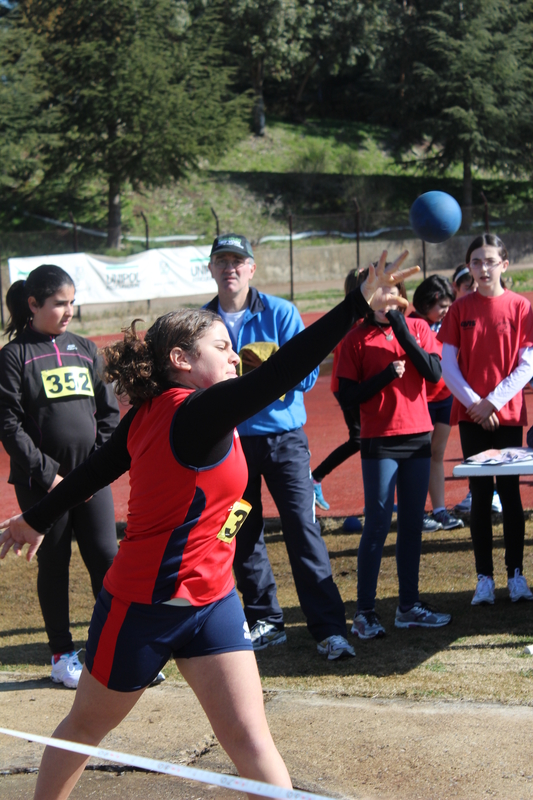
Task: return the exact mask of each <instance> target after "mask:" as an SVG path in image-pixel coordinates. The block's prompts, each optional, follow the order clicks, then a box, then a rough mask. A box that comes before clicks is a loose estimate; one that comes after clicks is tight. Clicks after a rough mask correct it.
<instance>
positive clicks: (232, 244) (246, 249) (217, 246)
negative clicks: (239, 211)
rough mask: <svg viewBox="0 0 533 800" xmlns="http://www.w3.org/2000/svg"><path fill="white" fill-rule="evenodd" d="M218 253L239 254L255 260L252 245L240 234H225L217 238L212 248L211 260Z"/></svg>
mask: <svg viewBox="0 0 533 800" xmlns="http://www.w3.org/2000/svg"><path fill="white" fill-rule="evenodd" d="M217 253H237V255H239V256H244V257H245V258H253V257H254V254H253V251H252V245H251V244H250V242H249V241H248V239H247V238H246V237H245V236H239V234H238V233H224V234H222V235H221V236H217V238H216V239H215V241H214V242H213V247H212V248H211V258H213V256H214V255H216V254H217Z"/></svg>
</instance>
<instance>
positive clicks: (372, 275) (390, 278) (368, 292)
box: [361, 250, 420, 311]
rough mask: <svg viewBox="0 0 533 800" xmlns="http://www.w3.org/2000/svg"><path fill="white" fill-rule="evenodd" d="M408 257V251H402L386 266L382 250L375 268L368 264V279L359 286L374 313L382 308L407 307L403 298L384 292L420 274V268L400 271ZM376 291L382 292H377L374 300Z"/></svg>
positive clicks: (384, 252)
mask: <svg viewBox="0 0 533 800" xmlns="http://www.w3.org/2000/svg"><path fill="white" fill-rule="evenodd" d="M408 255H409V251H408V250H404V252H403V253H401V255H399V256H398V258H397V259H396V260H395V261H393V262H392V263H391V264H389V265H388V266H387V251H386V250H384V251H383V252H382V254H381V256H380V258H379V261H378V263H377V266H376V267H375V266H374V265H373V264H370V266H369V268H368V277H367V278H366V280H365V281H364V283H362V284H361V293H362V295H363V297H364V298H365V300H366V302H367V303H368V305H369V306H371V308H372V309H373V310H374V311H377V310H379V309H380V308H384V307H385V306H398V307H400V308H406V307H407V306H408V305H409V303H408V301H407V300H405V299H404V298H403V297H397V296H396V295H391V294H389V293H388V292H387V291H386V290H387V289H392V287H393V286H396V284H397V283H399V282H400V281H404V280H406V278H410V277H411V275H416V273H417V272H420V267H405V268H404V269H401V266H402V264H403V262H404V261H405V259H406V258H407V256H408ZM378 289H381V290H382V291H381V292H378V296H376V298H375V300H374V296H375V295H376V292H377V291H378Z"/></svg>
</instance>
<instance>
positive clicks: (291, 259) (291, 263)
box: [289, 214, 294, 303]
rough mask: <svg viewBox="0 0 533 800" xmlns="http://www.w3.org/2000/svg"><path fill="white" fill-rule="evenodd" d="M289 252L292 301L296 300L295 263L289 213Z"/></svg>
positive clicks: (290, 215)
mask: <svg viewBox="0 0 533 800" xmlns="http://www.w3.org/2000/svg"><path fill="white" fill-rule="evenodd" d="M289 253H290V265H291V303H292V302H293V301H294V264H293V258H292V214H289Z"/></svg>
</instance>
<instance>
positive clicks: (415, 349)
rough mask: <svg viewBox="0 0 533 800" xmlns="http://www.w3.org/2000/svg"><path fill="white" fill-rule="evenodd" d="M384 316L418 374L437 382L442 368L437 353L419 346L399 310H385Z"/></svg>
mask: <svg viewBox="0 0 533 800" xmlns="http://www.w3.org/2000/svg"><path fill="white" fill-rule="evenodd" d="M386 316H387V319H388V320H389V322H390V324H391V327H392V330H393V331H394V334H395V336H396V339H397V340H398V343H399V344H401V346H402V347H403V349H404V350H405V355H406V356H409V358H410V360H411V361H412V362H413V364H414V366H415V367H416V369H417V371H418V372H419V373H420V375H422V377H423V378H425V379H426V381H429V382H430V383H438V382H439V381H440V379H441V377H442V368H441V364H440V357H439V356H438V355H437V353H428V352H426V351H425V350H424V349H423V348H422V347H420V345H419V344H418V343H417V341H416V339H415V337H414V336H413V334H412V333H411V332H410V331H409V328H408V327H407V322H406V321H405V317H404V315H403V314H402V313H401V312H400V311H396V310H395V309H392V310H391V311H389V312H387V315H386Z"/></svg>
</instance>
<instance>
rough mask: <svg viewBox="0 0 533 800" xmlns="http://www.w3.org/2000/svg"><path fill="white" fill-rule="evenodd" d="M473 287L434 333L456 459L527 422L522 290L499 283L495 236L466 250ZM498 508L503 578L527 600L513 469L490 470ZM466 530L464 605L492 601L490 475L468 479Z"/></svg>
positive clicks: (509, 439)
mask: <svg viewBox="0 0 533 800" xmlns="http://www.w3.org/2000/svg"><path fill="white" fill-rule="evenodd" d="M466 262H467V263H468V265H469V268H470V271H471V273H472V275H473V277H474V278H475V280H476V282H477V284H478V289H477V292H473V293H470V294H467V295H466V296H465V297H462V298H460V299H459V300H457V301H456V302H455V303H454V304H453V306H452V307H451V308H450V310H449V312H448V314H447V315H446V317H445V319H444V322H443V324H442V327H441V329H440V331H439V334H438V338H439V340H440V341H441V342H442V343H443V353H442V357H443V375H444V379H445V381H446V384H447V386H448V387H449V388H450V389H451V391H452V393H453V395H454V401H453V406H452V416H451V424H452V425H456V424H457V423H459V433H460V436H461V446H462V449H463V456H464V458H468V457H469V456H472V455H475V454H476V453H480V452H482V451H484V450H488V449H489V448H496V449H501V448H503V447H520V446H521V445H522V428H523V426H524V425H525V424H526V423H527V414H526V405H525V402H524V396H523V391H522V390H523V388H524V386H525V385H526V383H528V381H529V380H530V379H531V376H532V375H533V347H532V345H533V312H532V310H531V304H530V303H529V302H528V300H526V299H525V298H524V297H521V296H520V295H518V294H515V293H514V292H510V291H508V290H507V289H505V287H504V285H503V284H502V280H501V276H502V274H503V273H504V272H505V271H506V270H507V267H508V266H509V259H508V255H507V250H506V249H505V245H504V244H503V242H502V241H501V239H499V238H498V237H497V236H495V235H493V234H490V233H485V234H483V235H481V236H478V237H477V238H476V239H474V241H473V242H472V244H471V245H470V247H469V248H468V251H467V254H466ZM496 486H497V489H498V494H499V496H500V500H501V503H502V508H503V535H504V541H505V565H506V568H507V578H508V580H507V585H508V588H509V594H510V597H511V600H512V601H513V602H516V601H517V600H521V599H524V600H533V594H532V593H531V591H530V589H529V587H528V585H527V582H526V579H525V578H524V576H523V574H522V560H523V552H524V530H525V526H524V514H523V511H522V501H521V498H520V484H519V476H518V475H504V476H503V475H498V476H497V477H496ZM470 489H471V492H472V511H471V519H470V532H471V536H472V544H473V546H474V556H475V560H476V572H477V576H478V582H477V587H476V591H475V594H474V597H473V599H472V605H479V604H480V603H489V604H492V603H494V567H493V560H492V519H491V506H492V496H493V478H492V476H487V477H480V478H471V479H470Z"/></svg>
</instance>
